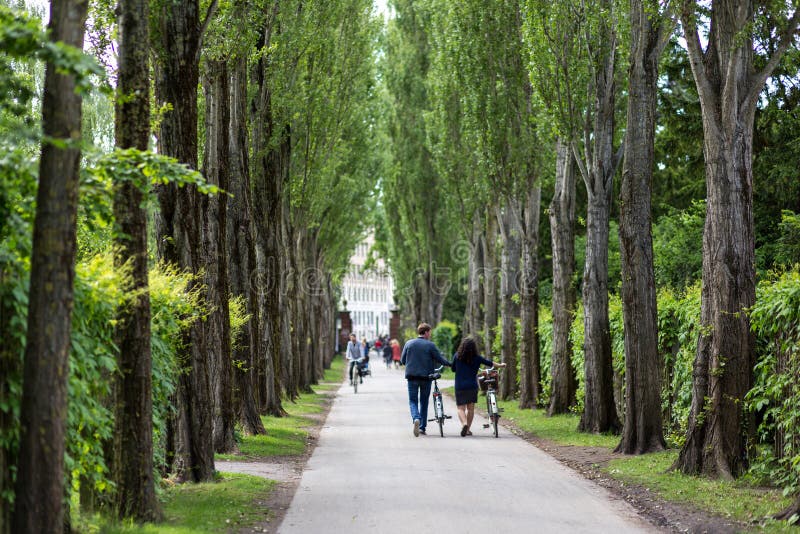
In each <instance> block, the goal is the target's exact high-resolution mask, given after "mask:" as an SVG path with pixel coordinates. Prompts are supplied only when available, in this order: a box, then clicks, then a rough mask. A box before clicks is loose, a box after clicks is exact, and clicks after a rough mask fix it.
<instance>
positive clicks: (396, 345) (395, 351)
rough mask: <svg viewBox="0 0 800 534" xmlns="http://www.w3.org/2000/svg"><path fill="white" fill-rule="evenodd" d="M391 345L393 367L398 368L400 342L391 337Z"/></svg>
mask: <svg viewBox="0 0 800 534" xmlns="http://www.w3.org/2000/svg"><path fill="white" fill-rule="evenodd" d="M390 345H391V346H392V361H393V362H394V368H395V369H399V368H400V356H401V355H402V353H401V351H400V342H399V341H397V340H396V339H393V340H392V341H391V343H390Z"/></svg>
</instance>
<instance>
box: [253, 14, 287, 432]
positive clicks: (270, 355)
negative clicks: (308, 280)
mask: <svg viewBox="0 0 800 534" xmlns="http://www.w3.org/2000/svg"><path fill="white" fill-rule="evenodd" d="M275 10H277V4H276V5H275ZM274 14H275V13H274V12H273V16H272V17H271V18H270V20H272V19H274ZM271 35H272V26H271V22H270V23H268V24H267V26H266V27H265V29H264V32H263V38H262V42H260V43H259V45H263V48H268V47H269V46H270V45H271ZM268 76H269V69H268V63H267V61H266V59H265V58H263V57H262V58H261V59H260V60H259V62H258V64H257V66H256V68H255V81H256V84H257V87H258V92H257V94H256V96H255V100H254V102H253V122H252V132H253V160H254V161H253V168H252V171H253V172H252V175H251V179H252V188H253V220H254V221H255V227H256V249H257V251H258V252H257V254H258V257H257V259H258V271H259V274H258V291H259V302H260V312H259V315H260V317H261V319H262V321H263V325H262V330H261V332H262V334H263V335H262V345H263V350H262V354H263V355H264V361H263V366H262V374H261V376H262V379H261V380H260V385H261V387H260V390H261V391H260V393H261V396H262V399H261V400H262V402H261V410H262V413H266V414H268V415H274V416H282V415H285V412H284V410H283V407H282V405H281V398H280V392H281V382H282V380H283V375H284V372H285V371H284V362H283V352H282V350H281V349H282V335H281V315H282V314H284V313H285V310H282V309H281V300H280V291H281V286H280V273H281V272H282V271H283V268H284V267H283V265H282V260H283V254H282V251H281V247H280V244H281V241H280V239H281V235H280V232H281V222H282V217H281V196H282V179H281V175H280V154H281V151H280V149H274V148H271V147H270V145H271V143H272V141H273V136H274V135H275V131H274V129H275V127H276V125H275V123H274V119H273V112H272V91H271V89H270V86H269V80H268ZM286 348H287V350H288V347H286Z"/></svg>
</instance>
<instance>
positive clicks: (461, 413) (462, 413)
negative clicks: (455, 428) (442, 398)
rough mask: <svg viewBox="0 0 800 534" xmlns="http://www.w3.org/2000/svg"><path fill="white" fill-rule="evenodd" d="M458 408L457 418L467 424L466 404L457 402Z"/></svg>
mask: <svg viewBox="0 0 800 534" xmlns="http://www.w3.org/2000/svg"><path fill="white" fill-rule="evenodd" d="M457 408H458V420H459V421H461V424H462V425H466V424H467V412H466V410H467V405H466V404H459V405H458V406H457Z"/></svg>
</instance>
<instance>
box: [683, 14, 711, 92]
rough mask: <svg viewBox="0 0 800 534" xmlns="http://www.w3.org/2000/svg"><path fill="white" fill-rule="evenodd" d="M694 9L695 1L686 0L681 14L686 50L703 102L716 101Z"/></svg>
mask: <svg viewBox="0 0 800 534" xmlns="http://www.w3.org/2000/svg"><path fill="white" fill-rule="evenodd" d="M690 5H691V8H690ZM694 8H695V2H694V1H692V0H688V1H687V0H685V1H684V3H683V6H682V13H681V23H682V24H683V34H684V37H685V38H686V48H687V49H688V52H689V62H690V64H691V66H692V74H694V80H695V83H696V84H697V92H698V93H699V94H700V99H701V102H702V101H706V102H709V101H712V100H713V101H716V97H715V96H714V91H712V89H711V82H710V81H709V79H708V76H707V75H706V71H705V66H704V65H703V57H704V55H705V54H704V52H703V47H702V46H701V44H700V35H699V34H698V32H697V24H696V23H695V12H694Z"/></svg>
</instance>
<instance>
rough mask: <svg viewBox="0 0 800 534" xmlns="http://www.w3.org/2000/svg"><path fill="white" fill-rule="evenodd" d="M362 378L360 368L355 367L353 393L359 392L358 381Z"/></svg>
mask: <svg viewBox="0 0 800 534" xmlns="http://www.w3.org/2000/svg"><path fill="white" fill-rule="evenodd" d="M360 379H361V377H360V376H359V373H358V369H353V393H358V381H359V380H360Z"/></svg>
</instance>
